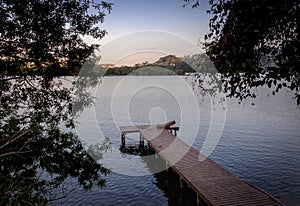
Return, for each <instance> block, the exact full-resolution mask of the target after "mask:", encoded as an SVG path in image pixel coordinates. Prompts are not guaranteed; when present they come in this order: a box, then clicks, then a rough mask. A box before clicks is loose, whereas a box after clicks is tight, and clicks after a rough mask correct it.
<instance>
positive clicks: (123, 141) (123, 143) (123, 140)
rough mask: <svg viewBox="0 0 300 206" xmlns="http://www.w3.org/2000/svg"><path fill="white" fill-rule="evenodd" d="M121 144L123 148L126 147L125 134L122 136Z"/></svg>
mask: <svg viewBox="0 0 300 206" xmlns="http://www.w3.org/2000/svg"><path fill="white" fill-rule="evenodd" d="M121 144H122V147H125V144H126V143H125V134H122V135H121Z"/></svg>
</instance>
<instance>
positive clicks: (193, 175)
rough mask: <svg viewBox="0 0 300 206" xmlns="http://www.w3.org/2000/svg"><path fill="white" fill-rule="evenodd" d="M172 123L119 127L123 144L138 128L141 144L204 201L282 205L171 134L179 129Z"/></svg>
mask: <svg viewBox="0 0 300 206" xmlns="http://www.w3.org/2000/svg"><path fill="white" fill-rule="evenodd" d="M174 123H175V121H173V122H172V123H171V124H168V123H167V124H162V125H140V126H126V127H120V131H121V136H122V145H123V146H125V138H126V137H125V135H126V134H127V133H133V132H139V133H140V141H141V144H143V142H144V140H146V141H148V144H149V145H150V146H151V147H152V148H153V149H154V150H155V151H156V152H157V153H158V154H159V155H160V156H161V157H162V158H163V159H164V160H165V161H166V163H167V164H168V165H170V166H171V167H172V169H173V170H174V171H176V173H177V174H178V175H179V177H180V179H181V180H184V181H185V182H186V184H187V185H188V186H189V187H190V188H192V189H193V190H194V191H195V192H196V194H197V196H198V197H200V198H201V200H202V201H204V202H205V203H206V204H207V205H223V206H224V205H228V206H229V205H230V206H233V205H264V206H267V205H283V204H282V203H281V202H279V201H278V200H276V199H275V198H273V197H272V196H270V195H268V194H267V193H265V192H263V191H262V190H260V189H258V188H256V187H254V186H253V185H251V184H249V183H247V182H245V181H243V180H241V179H240V178H238V177H236V176H234V175H233V174H231V173H230V172H228V171H227V170H225V169H224V168H223V167H221V166H220V165H218V164H217V163H215V162H214V161H212V160H211V159H209V158H207V157H205V156H204V155H203V154H201V153H200V152H199V151H197V150H196V149H194V148H193V147H190V146H189V145H188V144H186V143H185V142H183V141H182V140H181V139H179V138H177V137H176V136H175V135H173V134H172V133H171V132H172V131H174V133H175V134H176V131H177V130H178V129H179V128H178V127H170V125H172V124H174ZM170 131H171V132H170ZM198 202H199V201H198Z"/></svg>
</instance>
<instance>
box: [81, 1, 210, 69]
mask: <svg viewBox="0 0 300 206" xmlns="http://www.w3.org/2000/svg"><path fill="white" fill-rule="evenodd" d="M109 2H111V3H113V4H114V5H113V9H112V12H111V14H109V15H107V16H106V19H105V22H104V23H103V24H102V25H100V26H101V28H104V29H106V30H107V32H108V34H107V35H106V36H105V37H104V38H103V39H101V40H100V41H94V40H91V39H90V38H86V40H87V41H89V42H93V43H100V44H101V45H102V46H101V47H100V49H101V57H102V62H101V63H112V64H120V65H121V64H128V65H132V64H134V63H138V62H142V61H147V60H148V61H149V62H151V61H154V60H156V59H157V58H158V57H159V56H164V55H165V54H166V53H167V54H174V55H179V56H181V55H183V54H185V53H186V54H191V53H194V51H189V50H190V49H188V50H187V51H185V50H184V49H186V48H190V45H182V44H183V43H182V42H181V43H178V45H177V42H180V41H181V40H175V39H176V38H175V37H176V36H177V37H178V38H179V39H182V41H183V42H184V41H187V42H189V43H190V44H194V45H197V44H198V43H199V40H201V39H203V37H204V35H205V33H206V32H207V30H208V22H209V17H210V16H209V15H208V14H206V10H207V8H208V2H207V1H206V0H200V6H199V7H198V8H196V9H192V8H191V6H187V7H186V8H183V4H184V1H182V0H110V1H109ZM148 31H150V32H148ZM153 32H154V33H155V34H154V35H152V33H153ZM136 33H143V34H144V35H142V37H141V36H137V35H136ZM145 33H146V34H145ZM160 33H161V34H160ZM166 34H167V35H166ZM168 35H170V37H168ZM153 38H156V39H159V41H158V40H157V41H154V39H153ZM169 39H173V42H169V44H166V45H163V46H162V45H161V42H166V41H168V40H169ZM114 41H115V42H114ZM116 42H118V43H116ZM155 42H156V43H155ZM189 43H184V44H189ZM135 44H138V45H139V46H138V48H137V47H135V46H134V45H135ZM150 44H152V45H150ZM153 44H155V46H156V47H155V48H154V47H153ZM168 45H169V46H171V47H169V46H168ZM122 47H123V48H122ZM124 47H126V48H127V49H128V51H123V53H122V54H116V52H118V51H119V50H120V49H124ZM166 47H169V48H166ZM107 48H108V49H107ZM133 48H135V49H133ZM149 48H150V49H149ZM179 50H180V51H179ZM135 54H137V55H135Z"/></svg>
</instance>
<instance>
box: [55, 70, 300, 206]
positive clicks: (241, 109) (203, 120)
mask: <svg viewBox="0 0 300 206" xmlns="http://www.w3.org/2000/svg"><path fill="white" fill-rule="evenodd" d="M268 91H269V90H268V88H262V89H259V90H258V91H257V93H258V98H257V99H255V100H253V103H254V105H252V104H251V103H252V100H247V101H246V102H244V103H242V104H238V103H237V100H235V99H227V100H226V102H223V103H222V104H219V103H217V102H215V103H211V99H210V98H208V97H204V98H203V97H202V96H201V95H200V94H199V93H200V92H199V91H197V90H195V91H193V90H192V89H191V88H190V87H189V85H188V84H187V83H186V81H185V77H178V76H177V77H167V76H166V77H161V76H151V77H150V76H148V77H146V76H144V77H138V76H131V77H130V76H127V77H105V78H104V79H103V82H102V83H101V84H99V86H98V88H97V89H94V90H92V91H91V92H92V93H93V94H95V96H96V97H97V99H96V103H95V106H94V107H91V108H88V109H86V110H85V111H84V112H83V113H82V115H81V117H80V118H79V119H78V122H79V124H78V130H77V132H78V135H79V136H80V138H82V140H84V141H85V142H87V143H90V144H93V143H98V142H101V141H102V140H103V139H104V137H106V138H108V139H109V141H110V142H111V144H112V150H109V151H107V152H106V153H105V154H104V159H103V161H102V162H103V163H104V164H105V166H107V167H109V168H110V169H112V173H111V174H109V175H108V176H107V177H106V180H107V185H106V187H105V188H103V189H100V188H93V189H92V190H91V191H88V192H84V191H83V190H82V189H80V188H78V189H75V190H74V191H73V192H72V193H71V194H69V195H68V196H67V197H66V198H64V199H61V200H58V201H56V202H54V204H63V205H130V206H132V205H176V203H178V205H189V204H192V203H188V202H186V201H183V200H182V198H184V197H180V198H179V199H180V200H178V201H177V199H176V198H178V197H177V193H176V192H173V190H176V187H178V186H176V185H173V184H172V183H170V182H169V183H168V184H165V182H164V178H165V177H166V176H171V175H173V174H172V173H170V172H169V173H164V172H162V173H160V174H152V172H151V170H150V169H149V167H148V166H147V163H145V162H144V161H143V158H142V157H140V156H138V155H130V154H124V153H121V152H120V151H119V146H120V131H119V130H118V127H119V126H124V125H132V124H136V125H138V124H150V123H162V122H166V121H170V120H176V122H177V125H178V126H180V132H179V134H178V136H179V137H180V138H182V139H183V140H184V141H186V142H188V143H190V144H191V145H193V147H195V148H196V149H197V150H199V151H201V150H203V151H204V152H206V154H208V155H209V157H210V158H211V159H213V160H214V161H216V162H217V163H219V164H220V165H222V166H223V167H225V168H226V169H227V170H229V171H230V172H231V173H233V174H234V175H236V176H238V177H240V178H241V179H243V180H246V181H248V182H249V183H251V184H253V185H255V186H257V187H259V188H261V189H262V190H264V191H266V192H267V193H269V194H271V195H273V196H274V197H276V198H278V199H279V200H281V201H282V202H284V203H285V204H286V205H300V109H299V108H300V107H298V106H297V105H296V101H295V100H294V99H293V94H292V93H290V92H287V91H284V90H283V91H281V92H280V93H279V94H278V95H276V96H273V95H271V96H269V97H267V93H268ZM194 92H195V93H196V95H195V94H194ZM210 132H212V133H210ZM209 134H211V135H212V136H215V137H214V138H213V139H211V137H210V136H209ZM219 134H220V136H218V135H219ZM137 141H138V138H137V137H136V136H135V135H129V138H128V141H127V143H128V144H135V143H137ZM206 143H208V145H210V147H209V148H208V150H205V148H206V147H205V144H206ZM175 179H176V178H175ZM174 182H175V180H174ZM174 184H175V183H174ZM183 193H184V192H183ZM186 193H188V192H186ZM186 199H188V198H186Z"/></svg>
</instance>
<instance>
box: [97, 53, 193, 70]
mask: <svg viewBox="0 0 300 206" xmlns="http://www.w3.org/2000/svg"><path fill="white" fill-rule="evenodd" d="M96 68H98V69H101V68H102V67H101V65H96ZM159 68H163V69H159ZM102 69H103V68H102ZM106 69H108V70H107V71H106V72H105V75H130V74H131V75H184V74H186V73H191V72H194V70H193V68H192V67H191V66H189V65H188V64H187V63H186V62H185V61H183V60H182V58H179V57H176V56H174V55H167V56H164V57H161V58H159V59H158V60H157V61H156V62H154V63H148V62H144V63H139V64H135V65H134V66H119V67H116V66H115V67H109V68H108V67H106ZM168 70H169V72H168Z"/></svg>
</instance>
